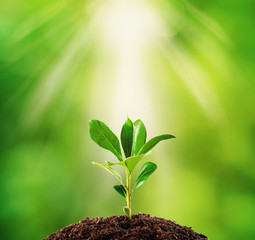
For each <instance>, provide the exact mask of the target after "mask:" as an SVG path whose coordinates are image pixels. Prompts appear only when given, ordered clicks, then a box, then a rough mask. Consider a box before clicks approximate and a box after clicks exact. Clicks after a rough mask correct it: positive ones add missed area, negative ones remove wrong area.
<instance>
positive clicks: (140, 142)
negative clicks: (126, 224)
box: [89, 117, 175, 219]
mask: <svg viewBox="0 0 255 240" xmlns="http://www.w3.org/2000/svg"><path fill="white" fill-rule="evenodd" d="M89 133H90V137H91V138H92V140H93V141H94V142H96V143H97V144H98V145H99V146H100V147H102V148H105V149H107V150H109V151H111V152H112V153H113V154H114V155H115V156H116V158H117V159H118V160H119V162H109V161H106V163H105V164H102V163H96V162H92V163H93V164H94V165H96V166H98V167H100V168H102V169H104V170H106V171H108V172H109V173H111V174H112V175H113V176H114V177H115V178H116V179H117V180H118V181H119V185H115V186H114V187H113V188H114V189H115V191H116V192H118V193H119V194H120V195H121V196H122V197H124V198H125V199H126V202H127V206H125V207H124V208H123V211H124V212H125V214H126V215H127V216H128V217H129V218H130V219H131V195H132V193H133V191H134V190H135V189H137V188H139V187H140V186H141V185H142V184H143V183H144V182H145V181H146V180H147V179H148V178H149V176H150V175H151V174H152V173H153V172H154V171H155V170H156V169H157V165H156V164H155V163H152V162H146V163H144V164H143V166H142V168H141V169H140V172H139V174H138V177H137V179H136V181H135V182H134V184H133V186H131V173H132V171H133V170H134V168H135V167H136V165H137V164H138V163H139V162H140V161H141V160H143V159H144V158H145V157H146V156H147V155H148V154H149V153H150V150H151V149H152V148H154V147H155V146H156V145H157V144H158V143H159V142H160V141H162V140H166V139H170V138H175V136H173V135H170V134H164V135H160V136H157V137H154V138H152V139H150V140H149V141H147V142H146V135H147V133H146V129H145V126H144V124H143V122H142V121H141V120H136V121H135V122H134V123H133V122H132V121H131V120H130V119H129V118H128V117H127V118H126V121H125V123H124V125H123V127H122V130H121V136H120V139H121V145H122V149H123V154H122V151H121V147H120V142H119V140H118V138H117V137H116V135H115V134H114V133H113V132H112V131H111V130H110V128H109V127H108V126H107V125H105V124H104V123H103V122H101V121H98V120H91V121H90V122H89ZM114 165H120V166H122V167H124V168H125V172H126V182H125V183H124V182H123V181H122V178H121V176H120V174H119V173H118V172H116V171H115V170H114V169H113V168H112V167H113V166H114Z"/></svg>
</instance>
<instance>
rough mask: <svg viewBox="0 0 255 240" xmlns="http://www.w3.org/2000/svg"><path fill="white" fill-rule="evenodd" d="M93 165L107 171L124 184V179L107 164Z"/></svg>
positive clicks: (95, 163)
mask: <svg viewBox="0 0 255 240" xmlns="http://www.w3.org/2000/svg"><path fill="white" fill-rule="evenodd" d="M92 164H94V165H96V166H98V167H100V168H102V169H104V170H106V171H107V172H109V173H111V174H112V175H113V176H114V177H116V178H117V179H118V181H119V182H120V183H121V184H123V183H122V179H121V176H120V175H119V174H118V173H117V172H116V171H114V170H113V169H112V168H111V167H110V166H108V165H107V164H102V163H97V162H92Z"/></svg>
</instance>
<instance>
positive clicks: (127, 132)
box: [121, 117, 133, 157]
mask: <svg viewBox="0 0 255 240" xmlns="http://www.w3.org/2000/svg"><path fill="white" fill-rule="evenodd" d="M132 143H133V123H132V121H131V120H130V119H129V118H128V117H127V119H126V121H125V123H124V125H123V127H122V130H121V145H122V148H123V150H124V153H125V156H126V157H130V155H131V151H132Z"/></svg>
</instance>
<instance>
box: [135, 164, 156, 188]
mask: <svg viewBox="0 0 255 240" xmlns="http://www.w3.org/2000/svg"><path fill="white" fill-rule="evenodd" d="M156 169H157V165H156V164H155V163H152V162H146V163H145V164H144V165H143V166H142V168H141V170H140V172H139V175H138V177H137V180H136V183H135V185H134V187H133V190H134V189H136V188H138V187H140V186H141V185H142V184H143V183H144V182H145V181H146V180H147V179H148V177H149V176H150V175H151V174H152V173H153V172H154V171H155V170H156Z"/></svg>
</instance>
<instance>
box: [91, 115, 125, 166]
mask: <svg viewBox="0 0 255 240" xmlns="http://www.w3.org/2000/svg"><path fill="white" fill-rule="evenodd" d="M89 127H90V128H89V134H90V137H91V138H92V140H93V141H94V142H95V143H97V144H98V145H99V146H100V147H102V148H105V149H107V150H109V151H111V152H112V153H113V154H114V155H115V156H116V157H117V158H118V159H119V161H123V159H122V157H121V149H120V142H119V140H118V138H117V137H116V135H115V134H114V133H113V132H112V131H111V130H110V128H109V127H107V126H106V125H105V124H104V123H103V122H101V121H98V120H91V121H90V122H89Z"/></svg>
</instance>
